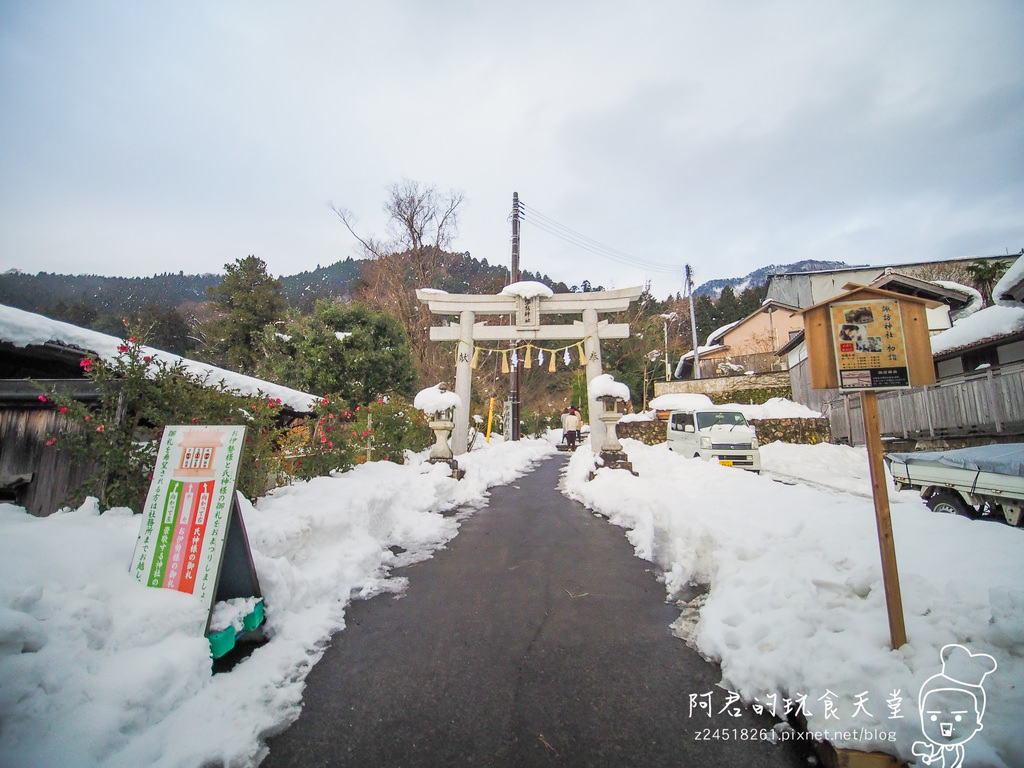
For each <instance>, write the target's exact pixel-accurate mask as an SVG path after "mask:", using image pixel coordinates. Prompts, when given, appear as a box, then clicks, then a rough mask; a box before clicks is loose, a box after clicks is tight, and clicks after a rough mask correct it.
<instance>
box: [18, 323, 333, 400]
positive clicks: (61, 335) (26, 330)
mask: <svg viewBox="0 0 1024 768" xmlns="http://www.w3.org/2000/svg"><path fill="white" fill-rule="evenodd" d="M0 339H2V340H3V341H7V342H10V343H11V344H14V345H15V346H16V347H27V346H29V345H30V344H46V343H47V342H51V341H52V342H57V343H59V344H64V345H65V346H70V347H78V348H79V349H81V350H84V351H88V352H93V353H95V354H97V355H99V356H100V357H102V358H103V359H104V360H114V359H115V358H116V357H117V355H118V347H121V346H123V345H124V340H122V339H119V338H117V337H116V336H109V335H107V334H105V333H99V332H98V331H91V330H89V329H88V328H79V327H78V326H77V325H71V324H70V323H62V322H60V321H59V320H51V319H50V318H48V317H44V316H43V315H36V314H33V313H32V312H24V311H22V310H20V309H14V307H8V306H4V305H2V304H0ZM142 349H143V350H144V351H145V354H147V355H149V356H150V357H155V358H157V359H159V360H161V361H163V362H166V363H167V364H169V365H174V364H175V363H177V362H180V363H181V364H182V365H183V366H184V368H185V370H187V371H188V372H189V373H192V374H195V375H196V376H198V377H199V378H200V379H203V380H204V381H206V382H207V384H210V385H213V384H217V383H220V382H223V383H224V386H225V387H227V388H228V389H231V390H235V391H237V392H241V393H242V394H244V395H252V396H257V395H260V394H261V393H262V394H264V395H267V396H268V397H272V398H277V399H280V400H281V402H282V403H283V404H284V405H286V406H288V407H289V408H292V409H293V410H295V411H298V412H299V413H307V412H309V411H312V410H313V408H315V407H316V405H317V403H319V402H320V398H318V397H316V396H314V395H311V394H309V393H307V392H299V391H298V390H295V389H289V388H288V387H282V386H280V385H278V384H271V383H270V382H268V381H262V380H260V379H256V378H253V377H252V376H245V375H244V374H241V373H235V372H234V371H227V370H225V369H223V368H217V367H216V366H213V365H207V364H206V363H200V362H197V361H195V360H189V359H188V358H186V357H179V356H178V355H172V354H171V353H170V352H164V351H163V350H160V349H154V348H152V347H142Z"/></svg>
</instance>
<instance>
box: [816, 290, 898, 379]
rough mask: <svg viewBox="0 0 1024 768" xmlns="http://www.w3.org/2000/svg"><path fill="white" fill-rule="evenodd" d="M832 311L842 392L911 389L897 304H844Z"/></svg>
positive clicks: (867, 301)
mask: <svg viewBox="0 0 1024 768" xmlns="http://www.w3.org/2000/svg"><path fill="white" fill-rule="evenodd" d="M830 309H831V312H832V318H831V320H832V333H833V334H834V341H835V350H836V365H837V367H838V371H839V388H840V389H845V390H864V389H900V388H909V387H910V370H909V368H908V364H907V351H906V346H905V344H904V339H903V321H902V318H901V315H900V305H899V302H898V301H895V300H891V299H865V300H861V301H843V302H837V303H835V304H832V305H831V306H830Z"/></svg>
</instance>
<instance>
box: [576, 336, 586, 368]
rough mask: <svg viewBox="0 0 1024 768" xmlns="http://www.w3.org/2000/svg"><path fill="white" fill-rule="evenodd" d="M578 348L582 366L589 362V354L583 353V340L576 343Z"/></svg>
mask: <svg viewBox="0 0 1024 768" xmlns="http://www.w3.org/2000/svg"><path fill="white" fill-rule="evenodd" d="M576 350H577V351H578V352H579V353H580V367H581V368H582V367H583V366H584V365H586V364H587V356H586V355H585V354H584V353H583V342H582V341H581V342H580V343H579V344H577V345H576Z"/></svg>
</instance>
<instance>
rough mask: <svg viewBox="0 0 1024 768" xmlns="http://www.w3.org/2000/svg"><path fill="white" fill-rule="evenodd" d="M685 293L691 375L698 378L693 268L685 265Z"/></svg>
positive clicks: (698, 362)
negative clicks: (691, 344)
mask: <svg viewBox="0 0 1024 768" xmlns="http://www.w3.org/2000/svg"><path fill="white" fill-rule="evenodd" d="M686 295H687V296H688V297H689V299H690V329H691V330H692V331H693V377H694V378H695V379H699V378H700V352H699V351H698V348H699V346H700V344H699V342H698V340H697V314H696V312H694V311H693V270H692V269H690V265H689V264H687V265H686Z"/></svg>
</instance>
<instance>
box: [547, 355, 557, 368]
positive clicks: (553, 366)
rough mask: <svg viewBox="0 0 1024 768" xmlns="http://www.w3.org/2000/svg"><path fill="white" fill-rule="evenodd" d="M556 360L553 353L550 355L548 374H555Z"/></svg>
mask: <svg viewBox="0 0 1024 768" xmlns="http://www.w3.org/2000/svg"><path fill="white" fill-rule="evenodd" d="M557 359H558V357H557V355H555V353H554V352H552V353H551V362H550V363H548V373H554V372H555V361H556V360H557Z"/></svg>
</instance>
